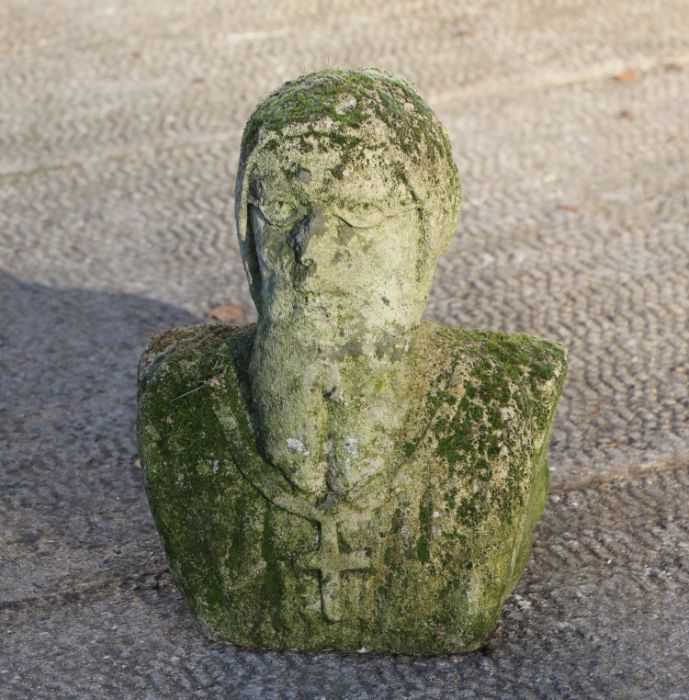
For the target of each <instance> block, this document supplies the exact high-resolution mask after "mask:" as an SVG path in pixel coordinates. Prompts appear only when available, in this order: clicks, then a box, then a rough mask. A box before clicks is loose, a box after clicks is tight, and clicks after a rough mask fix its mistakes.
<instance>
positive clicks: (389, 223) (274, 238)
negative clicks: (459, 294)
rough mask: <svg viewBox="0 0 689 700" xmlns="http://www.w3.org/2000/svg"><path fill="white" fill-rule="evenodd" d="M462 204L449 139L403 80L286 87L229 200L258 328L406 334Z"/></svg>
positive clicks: (261, 121)
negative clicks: (330, 327)
mask: <svg viewBox="0 0 689 700" xmlns="http://www.w3.org/2000/svg"><path fill="white" fill-rule="evenodd" d="M459 204H460V186H459V180H458V175H457V168H456V166H455V163H454V161H453V159H452V153H451V148H450V143H449V139H448V137H447V134H446V132H445V130H444V128H443V127H442V125H441V124H440V122H439V121H438V119H437V118H436V116H435V115H434V114H433V112H432V110H431V109H430V107H429V106H428V105H427V104H426V103H425V102H424V101H423V99H421V97H420V96H419V95H418V94H417V93H416V91H415V90H414V88H413V87H412V86H411V85H410V84H409V83H408V82H406V81H405V80H404V79H402V78H399V77H396V76H393V75H390V74H388V73H384V72H381V71H379V70H375V69H361V70H359V69H357V70H350V69H334V70H324V71H320V72H317V73H311V74H309V75H305V76H303V77H301V78H298V79H297V80H294V81H290V82H287V83H285V84H284V85H283V86H282V87H281V88H279V89H278V90H277V91H275V92H274V93H272V94H271V95H270V96H269V97H268V98H267V99H266V100H265V101H264V102H262V103H261V104H260V105H259V106H258V107H257V108H256V110H255V111H254V113H253V114H252V116H251V118H250V119H249V121H248V123H247V125H246V128H245V131H244V136H243V140H242V147H241V156H240V163H239V170H238V175H237V185H236V192H235V214H236V221H237V231H238V236H239V243H240V250H241V254H242V259H243V261H244V268H245V270H246V274H247V277H248V281H249V287H250V290H251V294H252V297H253V299H254V302H255V303H256V306H257V309H258V312H259V323H260V322H261V321H262V320H264V319H273V320H274V321H278V320H280V319H282V320H283V321H289V322H295V320H298V321H299V322H302V323H303V324H304V325H308V321H313V323H314V325H315V326H317V325H318V323H319V321H322V322H323V323H329V324H342V323H344V324H349V325H350V326H353V327H356V328H359V329H360V331H361V333H363V334H366V333H372V332H373V333H375V331H376V330H377V329H382V328H386V329H389V328H391V327H394V328H396V329H397V330H398V331H402V332H404V331H405V330H408V329H410V328H413V327H414V326H415V325H417V324H418V323H419V322H420V320H421V318H422V316H423V312H424V310H425V306H426V303H427V300H428V296H429V294H430V289H431V283H432V278H433V271H434V268H435V265H436V263H437V260H438V258H439V257H440V255H441V254H442V253H443V252H444V251H445V249H446V247H447V246H448V244H449V242H450V241H451V239H452V237H453V236H454V233H455V230H456V227H457V221H458V216H459Z"/></svg>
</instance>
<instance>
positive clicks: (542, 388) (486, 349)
mask: <svg viewBox="0 0 689 700" xmlns="http://www.w3.org/2000/svg"><path fill="white" fill-rule="evenodd" d="M434 334H435V341H436V346H437V347H438V348H439V349H440V351H441V353H442V354H443V355H444V356H445V357H446V363H450V364H449V365H448V366H451V374H452V376H451V377H450V381H449V382H448V386H447V390H448V391H449V393H450V394H457V393H460V394H463V393H464V389H465V385H466V384H467V383H468V384H471V385H473V386H474V387H475V388H476V389H477V390H478V389H479V387H482V391H481V393H482V394H483V395H484V397H485V398H492V399H499V398H500V396H501V395H504V394H505V391H504V389H505V388H509V389H511V390H512V391H518V390H520V389H521V390H528V391H529V392H530V393H533V394H537V395H540V396H543V397H547V396H555V397H557V396H559V394H560V392H561V390H562V386H563V384H564V380H565V377H566V374H567V367H568V359H567V352H566V350H565V348H564V347H563V346H562V345H560V344H559V343H557V342H554V341H552V340H547V339H545V338H539V337H537V336H532V335H527V334H524V333H502V332H493V331H483V330H466V329H464V328H446V327H442V326H436V327H435V328H434ZM501 389H502V391H501ZM470 391H471V390H470ZM491 394H492V395H491Z"/></svg>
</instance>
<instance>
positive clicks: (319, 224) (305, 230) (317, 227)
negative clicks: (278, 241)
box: [289, 209, 326, 267]
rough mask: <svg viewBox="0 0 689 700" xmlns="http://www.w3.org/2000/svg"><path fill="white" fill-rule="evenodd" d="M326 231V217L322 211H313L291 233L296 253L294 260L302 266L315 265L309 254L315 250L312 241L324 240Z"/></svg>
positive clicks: (291, 241)
mask: <svg viewBox="0 0 689 700" xmlns="http://www.w3.org/2000/svg"><path fill="white" fill-rule="evenodd" d="M325 230H326V222H325V217H324V216H323V212H322V211H321V210H320V209H313V210H312V211H311V213H310V214H309V215H308V216H307V217H306V218H305V219H304V220H303V221H301V222H300V223H299V224H298V225H297V226H296V227H295V228H294V229H293V230H292V232H291V233H290V235H289V244H290V247H291V248H292V251H293V252H294V259H295V260H296V261H297V263H299V264H300V265H304V266H305V267H309V266H311V265H313V263H314V260H313V258H312V256H309V255H308V254H307V253H308V251H309V249H310V248H313V244H312V241H313V240H314V239H316V238H322V237H323V234H324V232H325Z"/></svg>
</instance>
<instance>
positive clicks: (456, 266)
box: [0, 0, 689, 699]
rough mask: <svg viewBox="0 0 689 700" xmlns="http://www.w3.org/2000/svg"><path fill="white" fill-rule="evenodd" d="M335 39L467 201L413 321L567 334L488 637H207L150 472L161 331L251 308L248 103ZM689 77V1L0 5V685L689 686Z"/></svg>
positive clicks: (12, 692)
mask: <svg viewBox="0 0 689 700" xmlns="http://www.w3.org/2000/svg"><path fill="white" fill-rule="evenodd" d="M340 64H357V65H377V66H380V67H382V68H386V69H388V70H392V71H395V72H400V73H403V74H405V75H406V76H407V77H409V78H410V79H411V80H412V81H413V82H414V83H415V84H416V86H417V88H418V89H419V91H420V92H421V93H422V94H423V95H424V96H426V98H427V99H428V101H429V102H430V104H431V105H432V106H433V107H434V109H435V110H436V112H437V113H438V115H439V116H440V118H441V119H442V120H443V122H444V123H445V124H446V126H447V128H448V130H449V132H450V136H451V139H452V141H453V145H454V149H455V156H456V159H457V162H458V164H459V167H460V173H461V176H462V180H463V184H464V189H465V194H466V198H465V203H464V208H463V218H462V223H461V227H460V231H459V234H458V237H457V239H456V240H455V242H454V243H453V245H452V246H451V248H450V250H449V251H448V253H447V255H446V256H445V257H444V259H443V260H442V261H441V264H440V267H439V270H438V273H437V276H436V281H435V287H434V293H433V297H432V301H431V305H430V307H429V312H428V315H429V317H432V318H434V319H436V320H439V321H441V322H444V323H447V324H461V325H465V326H469V327H483V328H490V329H502V330H508V331H526V332H530V333H536V334H539V335H544V336H548V337H551V338H555V339H557V340H560V341H561V342H562V343H564V344H565V345H566V346H567V348H568V349H569V351H570V355H571V373H570V379H569V383H568V385H567V388H566V391H565V395H564V398H563V401H562V404H561V409H560V413H559V417H558V423H557V426H556V431H555V436H554V440H553V447H552V451H551V463H552V468H553V496H552V498H551V501H550V504H549V506H548V509H547V511H546V514H545V516H544V520H543V522H542V524H541V525H540V526H539V529H538V530H537V542H536V546H535V549H534V554H533V556H532V558H531V561H530V564H529V569H528V572H527V574H526V576H525V577H524V579H523V581H522V582H521V583H520V585H519V588H518V589H517V591H516V593H515V595H514V596H513V597H512V598H511V599H510V601H509V603H508V606H507V609H506V613H505V616H504V620H503V624H502V627H501V629H500V631H499V632H498V634H497V635H496V636H495V638H494V639H493V640H492V642H491V643H490V644H489V645H488V647H487V648H486V649H484V650H483V652H482V653H476V654H472V655H467V656H460V657H447V658H440V659H413V658H406V657H394V658H393V657H373V658H371V657H367V656H356V657H351V656H349V657H342V656H337V655H316V656H308V655H296V654H265V653H254V652H249V651H241V650H236V649H234V648H231V647H223V646H220V645H215V644H209V643H207V642H206V641H205V640H204V639H203V638H202V637H201V636H200V634H199V632H198V631H197V630H196V628H195V627H194V624H193V622H192V620H191V618H190V616H189V614H188V612H187V610H186V608H185V607H184V604H183V603H182V601H181V599H180V597H179V595H178V594H177V592H176V590H175V588H174V586H173V585H172V584H171V582H170V580H169V574H168V572H167V570H166V564H165V561H164V558H163V556H162V551H161V548H160V544H159V540H158V537H157V534H156V532H155V530H154V528H153V525H152V522H151V518H150V514H149V511H148V507H147V505H146V502H145V498H144V496H143V489H142V483H141V476H140V472H139V471H138V469H137V457H136V447H135V444H134V435H133V428H134V410H135V383H134V378H135V369H136V361H137V359H138V355H139V354H140V352H141V350H142V348H143V346H144V344H145V342H146V340H147V338H148V337H149V336H150V335H151V334H152V333H153V332H155V331H157V330H160V329H163V328H167V327H170V326H173V325H183V324H188V323H191V322H194V321H195V320H198V319H199V318H202V317H203V316H204V315H205V313H206V312H207V310H208V309H209V308H211V307H213V306H215V305H218V304H222V303H228V302H230V303H233V304H236V305H239V306H241V307H243V308H245V309H246V311H247V314H248V315H249V317H251V315H252V311H251V305H250V301H249V295H248V290H247V287H246V283H245V281H244V279H243V272H242V269H241V265H240V264H239V260H238V251H237V244H236V241H235V234H234V225H233V222H232V216H231V212H232V205H233V202H232V188H233V184H234V172H235V167H236V163H237V159H238V146H239V139H240V136H241V129H242V126H243V124H244V122H245V121H246V119H247V117H248V116H249V113H250V111H251V109H252V107H253V106H254V105H255V104H256V102H257V101H258V100H260V99H261V98H262V97H263V96H264V95H265V94H266V93H267V92H268V91H270V90H271V89H272V88H274V87H276V86H277V85H279V84H280V83H281V82H282V81H283V80H285V79H288V78H291V77H294V76H296V75H297V74H299V73H301V72H304V71H306V70H311V69H316V68H319V67H323V66H328V65H340ZM616 76H617V78H616ZM688 94H689V2H687V0H665V1H663V2H660V1H653V0H648V1H644V2H638V3H629V2H623V1H622V0H612V1H611V2H608V3H605V4H604V5H601V3H598V2H593V1H589V0H579V1H576V0H560V1H558V2H550V1H548V2H545V1H542V2H536V1H535V0H527V2H520V3H510V2H507V1H505V2H477V1H476V0H471V1H470V2H467V3H461V4H460V3H449V2H445V1H444V0H435V1H432V0H428V1H425V0H419V1H411V0H408V1H407V0H399V1H397V2H380V1H376V2H373V1H372V0H371V1H370V2H369V1H366V0H363V1H362V0H347V2H344V0H342V1H335V2H327V3H326V2H314V1H313V0H299V1H298V2H297V0H293V1H292V2H277V3H275V2H273V3H268V2H265V1H264V0H259V1H257V2H252V3H239V2H226V1H224V2H219V1H218V2H212V1H211V0H198V1H196V2H194V3H175V2H172V1H171V0H148V1H147V2H146V3H135V2H133V1H126V2H125V1H122V2H107V1H105V0H90V1H89V2H86V0H55V2H51V3H47V2H28V1H27V0H24V1H23V2H20V1H19V0H5V2H3V3H1V4H0V465H1V466H0V697H3V698H4V697H7V698H25V697H26V698H41V697H68V698H74V697H78V698H81V697H84V698H91V697H107V698H110V697H113V698H116V697H123V698H125V697H126V698H130V697H132V698H170V697H200V698H202V697H242V698H243V697H266V698H273V697H275V698H277V697H280V698H282V697H284V698H290V697H300V698H302V697H303V698H314V699H315V698H320V697H325V698H328V699H330V698H365V697H376V698H385V697H390V698H406V697H410V698H411V697H419V698H426V697H429V698H435V697H437V698H446V697H454V696H458V695H459V696H462V697H488V698H490V697H501V698H502V697H525V698H529V697H544V698H545V697H547V698H562V697H572V698H575V697H576V698H579V697H615V698H617V697H619V698H630V697H632V698H633V697H640V698H650V697H652V698H655V697H658V698H678V699H679V698H686V697H689V622H687V620H689V350H688V348H689V188H688V187H687V172H688V170H689V121H688V120H687V118H686V113H687V95H688Z"/></svg>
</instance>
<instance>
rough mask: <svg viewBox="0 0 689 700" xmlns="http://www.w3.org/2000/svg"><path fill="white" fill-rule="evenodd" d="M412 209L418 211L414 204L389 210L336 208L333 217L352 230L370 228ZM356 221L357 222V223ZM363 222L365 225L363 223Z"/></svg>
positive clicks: (418, 208)
mask: <svg viewBox="0 0 689 700" xmlns="http://www.w3.org/2000/svg"><path fill="white" fill-rule="evenodd" d="M414 209H416V210H419V211H420V209H421V208H420V207H418V206H417V205H415V204H410V205H409V206H405V207H390V208H387V209H386V208H384V207H381V208H380V209H374V210H370V209H367V210H361V209H357V210H356V211H355V210H352V209H346V208H336V209H335V216H337V218H338V219H341V220H342V221H344V222H345V223H346V224H348V225H349V226H352V227H353V228H370V227H371V226H374V225H375V224H376V223H378V222H380V221H383V220H385V219H390V218H392V217H395V216H400V215H401V214H404V213H405V212H408V211H413V210H414ZM357 219H358V220H359V221H357ZM369 219H372V220H373V221H374V223H368V220H369ZM363 222H365V223H363Z"/></svg>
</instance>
